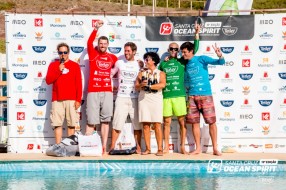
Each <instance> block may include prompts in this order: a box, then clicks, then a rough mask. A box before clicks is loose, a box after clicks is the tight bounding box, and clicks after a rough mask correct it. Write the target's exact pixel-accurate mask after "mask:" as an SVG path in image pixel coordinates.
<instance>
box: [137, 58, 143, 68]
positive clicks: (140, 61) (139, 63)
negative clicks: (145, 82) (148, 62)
mask: <svg viewBox="0 0 286 190" xmlns="http://www.w3.org/2000/svg"><path fill="white" fill-rule="evenodd" d="M137 62H138V65H139V67H140V69H142V68H143V67H144V62H143V61H142V60H140V59H138V60H137Z"/></svg>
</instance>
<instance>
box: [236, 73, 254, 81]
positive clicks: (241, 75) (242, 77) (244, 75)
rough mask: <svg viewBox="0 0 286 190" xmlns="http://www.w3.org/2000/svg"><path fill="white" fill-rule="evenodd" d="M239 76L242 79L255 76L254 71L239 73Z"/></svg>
mask: <svg viewBox="0 0 286 190" xmlns="http://www.w3.org/2000/svg"><path fill="white" fill-rule="evenodd" d="M239 77H240V78H241V79H242V80H250V79H251V78H252V77H253V74H252V73H244V74H239Z"/></svg>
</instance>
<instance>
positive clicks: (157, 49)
mask: <svg viewBox="0 0 286 190" xmlns="http://www.w3.org/2000/svg"><path fill="white" fill-rule="evenodd" d="M145 50H146V52H155V53H157V52H158V51H159V48H145Z"/></svg>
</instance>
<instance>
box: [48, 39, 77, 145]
mask: <svg viewBox="0 0 286 190" xmlns="http://www.w3.org/2000/svg"><path fill="white" fill-rule="evenodd" d="M57 50H58V54H59V58H60V59H59V60H58V61H54V62H52V63H51V64H50V65H49V68H48V72H47V76H46V83H47V84H48V85H50V84H52V85H53V89H52V109H51V114H50V118H51V125H52V127H53V129H54V133H55V139H56V144H59V143H60V142H61V139H62V125H63V122H64V119H65V118H66V120H67V126H68V131H67V132H68V136H71V135H73V134H74V132H75V127H76V126H79V114H78V113H77V109H78V108H79V107H80V105H81V99H82V78H81V71H80V67H79V65H78V64H77V63H75V62H73V61H71V60H70V59H69V52H70V48H69V46H68V45H67V44H66V43H60V44H59V45H58V46H57Z"/></svg>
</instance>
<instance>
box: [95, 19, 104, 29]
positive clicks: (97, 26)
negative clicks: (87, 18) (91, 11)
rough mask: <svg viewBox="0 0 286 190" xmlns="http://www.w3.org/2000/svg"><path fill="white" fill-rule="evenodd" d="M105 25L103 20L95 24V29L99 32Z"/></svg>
mask: <svg viewBox="0 0 286 190" xmlns="http://www.w3.org/2000/svg"><path fill="white" fill-rule="evenodd" d="M103 24H104V23H103V21H102V20H98V21H96V22H95V26H94V28H95V29H96V30H98V29H99V28H100V27H102V26H103Z"/></svg>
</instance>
